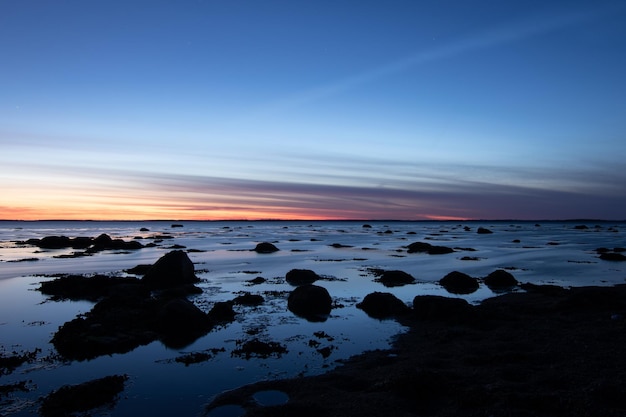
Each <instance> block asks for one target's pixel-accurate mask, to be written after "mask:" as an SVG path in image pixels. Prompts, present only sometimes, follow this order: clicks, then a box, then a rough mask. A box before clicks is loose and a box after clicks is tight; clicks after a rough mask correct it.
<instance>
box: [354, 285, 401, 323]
mask: <svg viewBox="0 0 626 417" xmlns="http://www.w3.org/2000/svg"><path fill="white" fill-rule="evenodd" d="M356 306H357V308H360V309H361V310H363V311H365V313H366V314H367V315H368V316H370V317H373V318H377V319H384V318H388V317H394V316H399V315H402V314H406V313H407V312H409V311H410V309H409V307H407V305H406V304H404V303H403V302H402V300H400V299H399V298H397V297H396V296H395V295H393V294H391V293H388V292H373V293H371V294H367V295H366V296H365V298H364V299H363V301H362V302H360V303H359V304H357V305H356Z"/></svg>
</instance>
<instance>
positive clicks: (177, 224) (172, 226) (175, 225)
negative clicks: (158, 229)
mask: <svg viewBox="0 0 626 417" xmlns="http://www.w3.org/2000/svg"><path fill="white" fill-rule="evenodd" d="M170 227H171V228H172V229H175V228H177V227H185V226H184V225H182V224H180V223H174V224H173V225H171V226H170Z"/></svg>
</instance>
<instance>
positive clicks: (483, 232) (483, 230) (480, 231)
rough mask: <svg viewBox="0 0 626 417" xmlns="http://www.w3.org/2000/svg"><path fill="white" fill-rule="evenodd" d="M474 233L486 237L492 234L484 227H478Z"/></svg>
mask: <svg viewBox="0 0 626 417" xmlns="http://www.w3.org/2000/svg"><path fill="white" fill-rule="evenodd" d="M476 233H478V234H479V235H488V234H491V233H493V232H492V231H491V230H489V229H487V228H485V227H479V228H478V230H477V231H476Z"/></svg>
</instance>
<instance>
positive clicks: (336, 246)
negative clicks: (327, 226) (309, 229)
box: [330, 243, 354, 249]
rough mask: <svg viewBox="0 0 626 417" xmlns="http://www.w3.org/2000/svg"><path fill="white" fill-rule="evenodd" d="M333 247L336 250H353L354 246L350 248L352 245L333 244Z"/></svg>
mask: <svg viewBox="0 0 626 417" xmlns="http://www.w3.org/2000/svg"><path fill="white" fill-rule="evenodd" d="M330 246H331V247H333V248H335V249H341V248H353V247H354V246H350V245H344V244H343V243H333V244H332V245H330Z"/></svg>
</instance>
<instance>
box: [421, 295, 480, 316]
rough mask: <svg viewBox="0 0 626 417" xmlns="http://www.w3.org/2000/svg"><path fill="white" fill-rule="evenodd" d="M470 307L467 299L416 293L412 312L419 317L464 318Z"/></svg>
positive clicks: (470, 309)
mask: <svg viewBox="0 0 626 417" xmlns="http://www.w3.org/2000/svg"><path fill="white" fill-rule="evenodd" d="M472 308H473V307H472V306H471V305H470V304H469V303H468V302H467V301H465V300H463V299H461V298H450V297H442V296H440V295H418V296H416V297H415V298H414V299H413V313H414V315H415V317H417V318H419V319H428V320H450V319H464V318H466V316H467V314H468V313H470V312H471V311H472Z"/></svg>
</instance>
